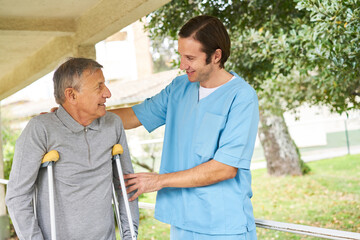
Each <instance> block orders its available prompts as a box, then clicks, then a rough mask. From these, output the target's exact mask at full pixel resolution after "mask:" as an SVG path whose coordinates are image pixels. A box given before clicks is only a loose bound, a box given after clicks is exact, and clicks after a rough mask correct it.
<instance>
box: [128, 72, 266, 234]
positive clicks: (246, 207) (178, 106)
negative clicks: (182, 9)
mask: <svg viewBox="0 0 360 240" xmlns="http://www.w3.org/2000/svg"><path fill="white" fill-rule="evenodd" d="M230 73H231V74H233V75H234V76H235V77H236V78H235V79H233V80H232V81H229V82H227V83H226V84H224V85H222V86H221V87H219V88H218V89H216V90H215V91H214V92H213V93H211V94H210V95H209V96H207V97H205V98H203V99H201V100H200V101H199V100H198V95H199V94H198V92H199V83H198V82H195V83H191V82H190V81H189V80H188V78H187V75H182V76H179V77H177V78H175V79H174V80H173V81H172V82H171V83H170V84H169V85H168V86H167V87H166V88H165V89H163V90H162V91H161V92H160V93H159V94H157V95H155V96H154V97H152V98H149V99H146V100H145V101H144V102H143V103H141V104H138V105H136V106H133V110H134V112H135V114H136V116H137V117H138V119H139V120H140V122H141V123H142V124H143V126H144V127H145V128H146V129H147V130H148V131H149V132H151V131H153V130H155V129H156V128H158V127H159V126H162V125H164V124H166V127H165V136H164V145H163V152H162V160H161V166H160V173H171V172H177V171H181V170H186V169H190V168H193V167H195V166H197V165H199V164H201V163H204V162H207V161H209V160H211V159H215V160H216V161H219V162H222V163H224V164H227V165H230V166H234V167H236V168H238V173H237V175H236V177H235V178H233V179H229V180H226V181H222V182H219V183H216V184H213V185H210V186H204V187H196V188H164V189H162V190H160V191H158V194H157V200H156V208H155V218H156V219H158V220H159V221H162V222H165V223H168V224H171V225H174V226H176V227H179V228H182V229H185V230H189V231H194V232H199V233H206V234H241V233H244V232H247V231H251V230H253V229H255V222H254V216H253V209H252V204H251V201H250V199H251V197H252V190H251V173H250V161H251V157H252V154H253V149H254V144H255V139H256V134H257V128H258V122H259V107H258V100H257V95H256V92H255V90H254V89H253V88H252V87H251V86H250V85H249V84H248V83H246V82H245V81H244V80H243V79H242V78H241V77H239V76H238V75H237V74H236V73H234V72H230Z"/></svg>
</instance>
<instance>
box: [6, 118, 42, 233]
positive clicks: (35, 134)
mask: <svg viewBox="0 0 360 240" xmlns="http://www.w3.org/2000/svg"><path fill="white" fill-rule="evenodd" d="M45 153H46V134H45V129H44V127H43V125H42V124H41V122H40V121H38V120H37V119H32V120H30V122H29V123H28V125H27V126H26V127H25V129H24V131H23V132H22V134H21V135H20V137H19V138H18V140H17V141H16V145H15V154H14V159H13V164H12V169H11V172H10V179H9V183H8V186H7V194H6V205H7V207H8V211H9V214H10V217H11V219H12V222H13V224H14V227H15V231H16V233H17V235H18V237H19V238H20V239H43V235H42V232H41V229H40V227H39V225H38V221H37V220H36V219H35V214H34V208H33V202H32V199H33V195H34V191H35V190H34V189H35V182H36V179H37V175H38V171H39V168H40V165H41V160H42V157H43V156H44V154H45Z"/></svg>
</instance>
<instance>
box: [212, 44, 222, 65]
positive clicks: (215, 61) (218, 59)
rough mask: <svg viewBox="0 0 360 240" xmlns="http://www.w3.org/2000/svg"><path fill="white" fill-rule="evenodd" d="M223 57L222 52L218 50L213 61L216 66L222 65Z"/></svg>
mask: <svg viewBox="0 0 360 240" xmlns="http://www.w3.org/2000/svg"><path fill="white" fill-rule="evenodd" d="M221 57H222V51H221V49H220V48H218V49H216V50H215V52H214V53H213V61H214V63H215V64H218V63H220V60H221Z"/></svg>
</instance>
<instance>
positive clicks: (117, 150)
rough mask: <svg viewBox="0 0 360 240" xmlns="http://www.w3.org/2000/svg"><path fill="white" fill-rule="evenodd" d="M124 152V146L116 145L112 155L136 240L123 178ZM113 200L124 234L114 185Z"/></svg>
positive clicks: (118, 221)
mask: <svg viewBox="0 0 360 240" xmlns="http://www.w3.org/2000/svg"><path fill="white" fill-rule="evenodd" d="M123 152H124V150H123V148H122V146H121V145H120V144H115V145H114V147H113V150H112V155H113V160H114V161H115V162H116V167H117V171H118V174H119V179H120V187H121V192H122V196H123V199H124V204H125V209H126V215H127V219H128V222H129V227H130V233H131V239H132V240H136V234H135V230H134V223H133V220H132V216H131V212H130V206H129V199H128V197H127V192H126V187H125V181H124V176H123V172H122V168H121V162H120V155H121V154H122V153H123ZM113 198H114V204H115V210H116V212H115V214H116V218H117V224H118V228H119V229H120V232H122V231H121V221H120V211H119V204H118V200H117V197H116V192H115V188H114V185H113Z"/></svg>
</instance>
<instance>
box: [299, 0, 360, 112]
mask: <svg viewBox="0 0 360 240" xmlns="http://www.w3.org/2000/svg"><path fill="white" fill-rule="evenodd" d="M296 7H297V9H299V10H302V11H306V12H308V14H309V16H310V23H309V24H307V25H302V26H301V27H302V28H301V30H300V31H299V32H298V34H297V36H296V35H295V36H294V38H295V37H297V39H298V41H299V42H298V48H297V49H293V50H294V51H295V52H299V49H300V47H301V48H303V49H306V51H303V52H302V54H301V55H300V58H299V59H298V60H299V62H298V65H300V66H302V69H303V71H301V72H300V73H301V74H302V75H303V76H304V78H306V77H309V78H310V79H311V80H312V81H314V82H316V83H317V84H316V87H317V89H318V91H316V92H314V94H311V95H310V97H309V98H308V99H307V101H309V102H312V103H314V104H318V103H321V104H325V105H327V106H329V107H330V108H331V109H332V110H333V111H336V112H339V113H342V112H346V111H348V110H350V109H359V108H360V35H359V32H360V1H359V0H342V1H331V0H322V1H314V0H301V1H298V4H297V6H296ZM300 39H301V40H300ZM309 73H312V74H309Z"/></svg>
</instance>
